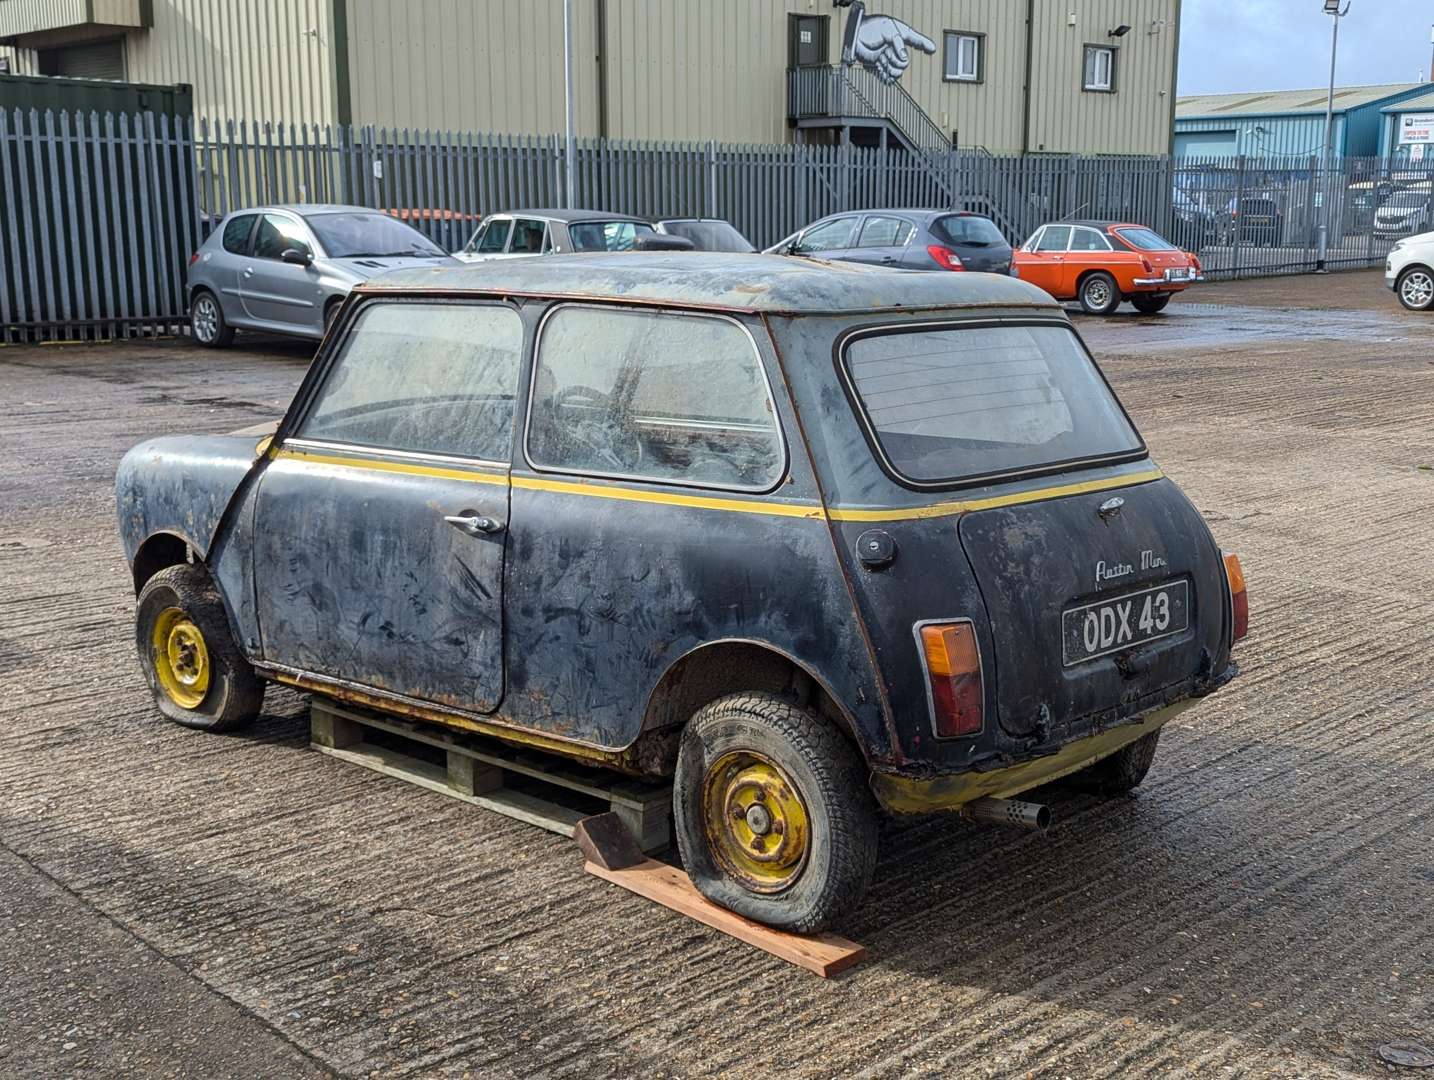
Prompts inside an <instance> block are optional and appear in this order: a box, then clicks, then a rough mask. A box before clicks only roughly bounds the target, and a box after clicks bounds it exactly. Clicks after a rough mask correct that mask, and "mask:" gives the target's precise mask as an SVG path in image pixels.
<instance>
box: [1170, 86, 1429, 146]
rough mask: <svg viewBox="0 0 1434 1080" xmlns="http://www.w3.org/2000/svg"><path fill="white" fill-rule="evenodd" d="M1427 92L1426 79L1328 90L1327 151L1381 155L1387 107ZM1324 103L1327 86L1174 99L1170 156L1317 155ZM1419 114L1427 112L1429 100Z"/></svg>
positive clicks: (1321, 140)
mask: <svg viewBox="0 0 1434 1080" xmlns="http://www.w3.org/2000/svg"><path fill="white" fill-rule="evenodd" d="M1430 95H1434V83H1392V84H1388V85H1383V86H1346V87H1336V88H1335V91H1334V116H1333V137H1332V139H1331V142H1332V147H1333V154H1334V156H1335V157H1337V158H1346V157H1350V158H1353V157H1375V156H1376V155H1378V156H1387V152H1388V144H1387V142H1386V141H1385V140H1387V138H1388V130H1389V121H1388V119H1387V117H1388V115H1389V110H1390V109H1392V108H1396V107H1399V106H1400V105H1401V103H1405V102H1411V101H1413V100H1415V99H1420V98H1425V97H1429V96H1430ZM1328 101H1329V90H1328V88H1326V89H1323V90H1278V91H1271V92H1265V93H1260V92H1249V93H1237V94H1202V95H1199V96H1196V97H1182V98H1180V99H1179V100H1178V101H1177V102H1176V104H1175V155H1176V156H1177V157H1235V156H1239V155H1243V156H1245V157H1258V158H1308V157H1315V156H1318V155H1319V154H1320V153H1321V151H1322V148H1323V146H1324V141H1325V111H1326V107H1327V105H1328ZM1423 111H1424V112H1426V113H1428V112H1434V105H1426V106H1425V108H1424V110H1423Z"/></svg>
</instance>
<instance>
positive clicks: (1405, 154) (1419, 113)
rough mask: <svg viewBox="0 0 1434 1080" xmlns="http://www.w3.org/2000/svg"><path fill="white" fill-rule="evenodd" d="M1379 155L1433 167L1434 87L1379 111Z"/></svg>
mask: <svg viewBox="0 0 1434 1080" xmlns="http://www.w3.org/2000/svg"><path fill="white" fill-rule="evenodd" d="M1380 112H1381V114H1382V120H1383V124H1382V126H1381V128H1380V132H1379V156H1380V157H1383V158H1391V159H1393V160H1394V161H1395V162H1397V163H1399V164H1407V165H1421V164H1422V165H1423V166H1424V167H1425V168H1434V89H1431V90H1430V91H1429V92H1428V93H1424V94H1419V95H1418V96H1417V97H1412V98H1406V99H1404V100H1403V101H1400V102H1399V103H1398V104H1396V105H1386V106H1385V107H1384V108H1383V109H1381V110H1380Z"/></svg>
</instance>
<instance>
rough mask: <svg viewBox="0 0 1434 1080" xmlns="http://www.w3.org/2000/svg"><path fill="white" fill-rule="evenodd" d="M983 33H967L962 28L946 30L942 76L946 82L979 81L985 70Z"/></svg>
mask: <svg viewBox="0 0 1434 1080" xmlns="http://www.w3.org/2000/svg"><path fill="white" fill-rule="evenodd" d="M985 38H986V35H985V34H968V33H966V32H965V31H962V30H947V31H946V54H945V67H944V69H943V71H942V78H944V79H945V80H946V81H947V82H981V81H982V80H983V79H984V78H985V77H986V72H985V59H986V58H985V56H984V55H982V54H983V53H984V52H985V44H986V41H985Z"/></svg>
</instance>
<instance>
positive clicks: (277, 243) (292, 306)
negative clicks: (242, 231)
mask: <svg viewBox="0 0 1434 1080" xmlns="http://www.w3.org/2000/svg"><path fill="white" fill-rule="evenodd" d="M314 247H315V244H314V239H313V236H312V235H311V234H310V233H309V230H308V228H307V226H305V225H303V224H302V223H301V222H300V221H299V219H298V218H297V217H292V216H290V215H288V214H280V213H265V214H261V215H260V217H259V223H258V225H257V226H256V227H255V229H254V240H253V245H252V248H251V251H250V255H249V258H248V259H247V260H246V261H245V264H244V269H243V271H242V272H241V273H240V275H239V298H240V300H241V301H242V303H243V305H244V312H245V314H246V315H248V317H249V318H250V319H251V320H253V321H254V322H256V323H263V324H264V325H266V326H273V327H274V328H275V329H284V330H291V331H294V330H297V331H301V332H303V331H307V332H310V333H315V334H318V333H322V332H323V329H324V317H323V305H322V301H323V290H322V289H320V287H319V272H318V271H317V270H316V269H314V267H313V266H312V265H303V264H299V263H288V262H285V261H284V259H283V255H284V252H285V251H288V250H291V249H292V250H296V251H299V252H301V253H302V254H304V255H306V256H308V258H310V259H312V258H313V256H314Z"/></svg>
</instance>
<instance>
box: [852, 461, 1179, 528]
mask: <svg viewBox="0 0 1434 1080" xmlns="http://www.w3.org/2000/svg"><path fill="white" fill-rule="evenodd" d="M1164 475H1165V474H1164V473H1163V472H1161V471H1160V470H1159V469H1150V470H1148V471H1146V472H1138V473H1126V474H1125V475H1124V476H1111V477H1107V478H1106V479H1104V480H1087V481H1085V482H1083V483H1080V484H1061V485H1059V486H1057V487H1048V488H1035V489H1034V490H1031V491H1016V492H1012V493H1011V494H1009V495H994V496H992V497H991V498H989V499H968V500H966V501H964V502H943V503H932V504H931V505H930V506H913V507H910V508H908V509H904V510H848V509H843V508H842V507H840V506H834V507H832V509H831V516H832V518H833V519H834V520H836V521H917V520H919V519H921V518H935V517H950V516H952V515H955V514H969V513H971V512H972V511H975V510H994V509H996V508H997V507H1000V506H1018V505H1020V504H1021V503H1032V502H1043V501H1044V500H1046V499H1060V498H1064V497H1065V496H1067V495H1085V494H1088V493H1090V492H1092V491H1108V490H1110V489H1111V488H1121V487H1131V486H1133V485H1135V484H1145V483H1149V482H1150V481H1151V480H1159V479H1160V478H1161V477H1163V476H1164Z"/></svg>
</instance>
